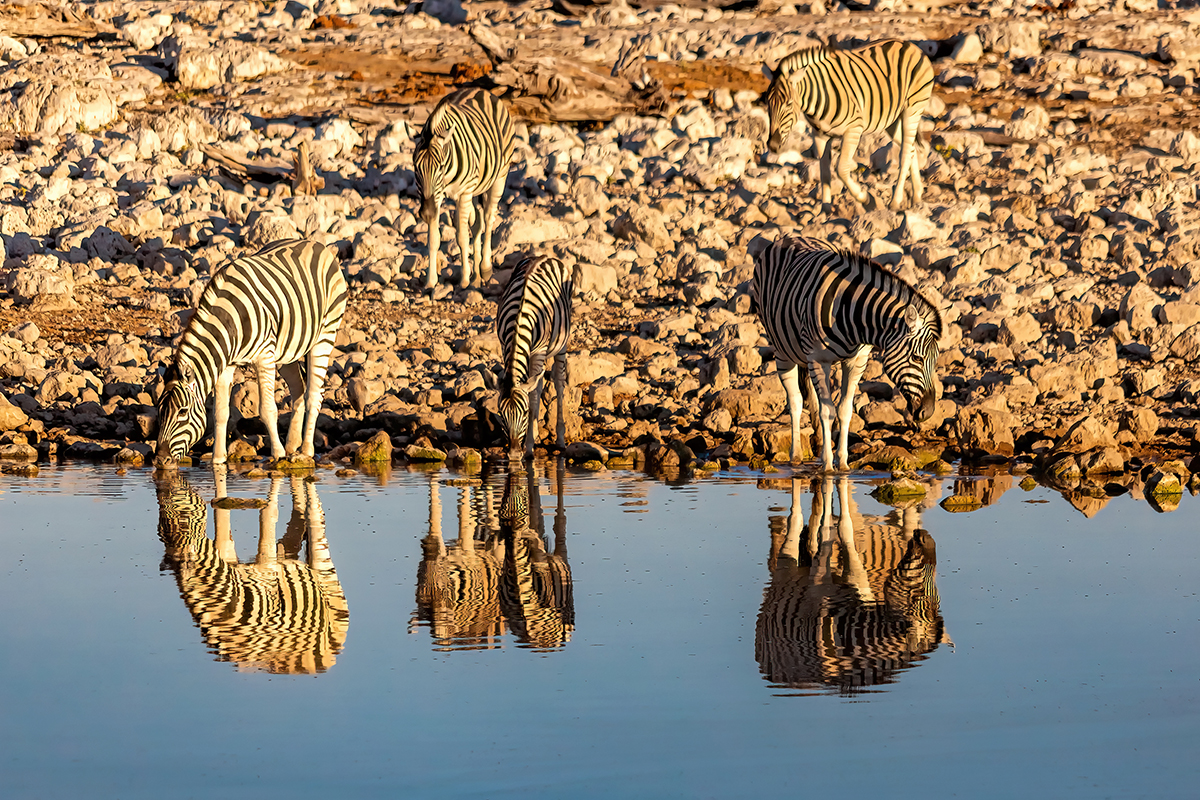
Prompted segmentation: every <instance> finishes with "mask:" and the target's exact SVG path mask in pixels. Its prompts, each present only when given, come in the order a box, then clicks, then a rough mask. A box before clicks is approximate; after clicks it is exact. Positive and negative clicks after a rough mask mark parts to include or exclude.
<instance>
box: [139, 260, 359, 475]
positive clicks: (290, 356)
mask: <svg viewBox="0 0 1200 800" xmlns="http://www.w3.org/2000/svg"><path fill="white" fill-rule="evenodd" d="M347 291H348V290H347V286H346V278H345V276H343V275H342V268H341V266H340V264H339V263H338V259H337V251H336V249H335V248H333V247H331V246H327V245H323V244H320V243H318V242H313V241H307V240H303V239H288V240H284V241H279V242H275V243H273V244H269V245H267V246H266V247H264V248H263V249H262V250H260V251H259V252H257V253H255V254H254V255H251V256H244V257H242V258H238V259H235V260H233V261H231V262H230V263H229V264H227V265H226V266H224V267H222V268H221V269H220V270H218V271H217V272H216V273H215V274H214V275H213V277H212V280H210V281H209V283H208V286H206V287H205V289H204V291H203V293H202V294H201V295H200V300H199V302H198V303H197V306H196V310H195V313H194V314H193V315H192V318H191V320H190V321H189V322H188V325H187V328H186V329H185V330H184V332H183V336H182V337H181V338H180V340H179V345H178V347H177V349H176V351H175V358H174V359H173V361H172V362H171V364H170V366H169V367H167V370H166V372H165V374H164V375H163V378H164V380H165V385H164V387H163V393H162V397H161V398H160V399H159V406H158V421H159V429H158V441H157V443H156V446H155V455H154V464H155V466H156V467H160V468H170V467H174V466H175V465H176V464H178V460H179V458H180V457H181V456H183V455H185V454H186V453H187V452H188V450H190V449H191V447H192V445H194V444H195V443H196V442H197V441H198V440H199V439H200V437H201V436H203V434H204V429H205V427H206V422H207V420H206V415H205V410H204V403H205V399H206V398H207V397H208V395H209V394H210V393H215V395H216V397H215V403H214V406H215V409H214V416H215V418H216V419H215V429H216V430H215V434H214V438H213V455H212V463H213V464H222V463H224V462H225V454H226V449H225V437H226V428H227V426H228V423H229V391H230V389H231V388H232V383H233V375H234V372H235V370H236V368H237V367H238V366H239V365H244V364H253V365H254V368H255V371H256V372H257V374H258V391H259V407H260V416H261V417H262V421H263V422H264V423H265V424H266V426H267V434H268V435H269V436H270V438H271V457H272V458H275V459H279V458H282V457H283V456H284V455H285V453H286V454H287V455H289V456H291V455H294V454H295V453H296V452H297V448H299V449H300V453H301V454H302V455H304V456H306V457H308V458H311V457H312V456H313V452H314V451H313V437H314V435H315V432H316V426H317V415H318V414H319V413H320V410H321V389H322V386H323V385H324V382H325V372H326V370H327V369H328V368H329V362H330V359H331V358H332V355H333V346H334V340H335V339H336V338H337V333H338V329H339V328H340V327H341V324H342V316H343V315H344V314H345V312H346V299H347ZM301 359H303V361H301ZM276 368H278V369H279V372H280V374H281V375H282V376H283V378H284V380H286V381H287V384H288V388H289V390H290V392H291V399H292V408H293V414H292V421H291V424H290V425H289V426H288V434H287V447H286V450H285V448H284V445H283V444H282V443H281V442H280V440H279V431H278V419H279V412H278V408H277V407H276V405H275V370H276ZM302 433H303V438H302V436H301V434H302Z"/></svg>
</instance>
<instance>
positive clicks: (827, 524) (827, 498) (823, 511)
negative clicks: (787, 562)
mask: <svg viewBox="0 0 1200 800" xmlns="http://www.w3.org/2000/svg"><path fill="white" fill-rule="evenodd" d="M818 497H819V500H818ZM818 506H819V507H820V510H819V511H818ZM812 516H813V518H814V519H813V521H812V522H810V523H809V530H810V531H819V533H817V534H816V536H813V537H812V538H813V540H814V541H812V542H811V543H810V549H811V551H812V554H813V559H812V567H811V572H810V575H811V577H810V579H809V580H810V581H811V582H812V584H813V585H816V586H819V585H821V584H827V583H829V582H830V580H829V573H830V566H831V563H830V562H831V561H832V560H833V531H832V528H833V480H832V479H830V478H825V479H824V480H822V481H821V488H820V491H819V492H818V491H817V490H816V488H815V487H814V489H813V513H812ZM810 536H811V534H810Z"/></svg>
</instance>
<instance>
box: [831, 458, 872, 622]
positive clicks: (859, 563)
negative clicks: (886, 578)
mask: <svg viewBox="0 0 1200 800" xmlns="http://www.w3.org/2000/svg"><path fill="white" fill-rule="evenodd" d="M852 491H853V490H852V489H851V487H850V479H849V478H839V479H838V482H837V492H838V505H839V506H840V507H841V509H840V510H841V514H840V515H839V517H838V539H839V541H840V542H841V545H842V558H843V559H845V563H846V571H845V572H844V573H843V574H842V576H841V578H842V580H843V581H845V582H846V584H848V585H849V586H850V587H851V588H852V589H854V592H855V593H856V594H857V595H858V596H859V599H861V600H862V601H863V602H864V603H873V602H875V592H874V591H872V590H871V582H870V581H869V580H868V579H867V568H866V567H865V566H864V565H863V560H862V554H861V553H859V552H858V548H857V547H856V546H855V544H854V497H853V495H852V494H851V492H852Z"/></svg>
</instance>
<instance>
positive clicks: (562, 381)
mask: <svg viewBox="0 0 1200 800" xmlns="http://www.w3.org/2000/svg"><path fill="white" fill-rule="evenodd" d="M554 391H555V393H556V394H558V424H557V426H556V427H555V441H556V442H557V444H558V449H559V450H562V449H564V448H565V447H566V446H567V415H566V411H565V410H564V409H565V406H566V402H567V354H566V353H559V354H558V355H556V356H555V357H554Z"/></svg>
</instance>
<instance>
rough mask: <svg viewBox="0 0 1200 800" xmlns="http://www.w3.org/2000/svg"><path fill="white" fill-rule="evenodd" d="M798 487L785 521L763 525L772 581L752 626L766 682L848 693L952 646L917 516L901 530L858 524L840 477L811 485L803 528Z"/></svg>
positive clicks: (933, 559)
mask: <svg viewBox="0 0 1200 800" xmlns="http://www.w3.org/2000/svg"><path fill="white" fill-rule="evenodd" d="M799 483H800V482H799V481H793V488H792V491H793V503H792V508H793V510H792V515H791V516H790V517H789V518H788V519H787V520H783V519H780V518H773V519H772V520H771V539H772V542H771V553H770V558H769V559H768V563H769V565H770V569H771V580H770V583H769V585H768V586H767V588H766V590H765V591H764V593H763V603H762V607H761V609H760V611H759V615H758V622H757V625H756V628H755V658H756V659H757V660H758V663H759V666H760V668H761V670H762V672H763V675H764V676H765V677H766V679H767V680H769V681H770V682H771V683H773V684H775V685H778V686H787V687H790V688H798V689H814V688H815V689H823V688H832V689H834V690H836V691H838V692H839V693H842V694H853V693H855V692H858V691H861V690H863V689H864V688H867V687H871V686H877V685H881V684H888V683H892V682H894V681H895V680H896V678H897V676H898V675H899V674H900V673H901V672H903V671H904V670H907V669H910V668H911V667H913V666H915V665H916V664H918V663H920V662H921V661H923V660H924V659H925V658H926V657H927V654H928V653H930V652H932V651H933V650H935V649H937V647H938V645H939V644H946V643H950V638H949V636H948V635H947V634H946V630H945V625H944V623H943V620H942V615H941V609H940V601H939V597H938V592H937V585H936V574H937V555H936V547H935V545H934V542H933V537H932V536H930V535H929V533H928V532H927V531H924V530H921V529H920V528H919V527H918V525H919V520H918V519H917V516H916V515H917V512H916V510H915V509H908V510H905V511H903V512H901V514H902V515H903V518H904V522H905V524H904V525H902V526H901V525H890V524H888V525H879V524H874V525H865V524H863V521H862V518H861V517H860V516H859V515H858V514H857V512H855V511H854V504H853V500H852V499H851V494H850V493H851V487H850V482H849V481H848V480H845V479H842V480H839V481H838V482H837V493H838V500H839V506H840V507H841V509H842V511H841V513H840V515H837V516H834V515H833V513H832V503H833V487H834V481H832V480H829V479H825V480H823V481H814V482H813V493H812V498H813V500H812V503H813V505H812V513H811V516H810V518H809V524H808V525H807V526H805V527H804V528H803V530H801V525H800V520H799V518H798V516H799V508H800V506H799Z"/></svg>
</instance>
